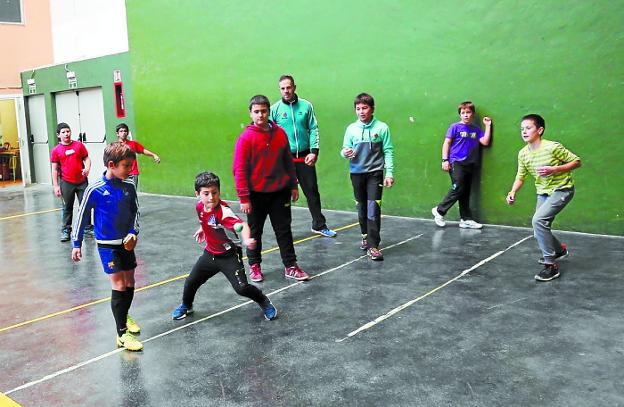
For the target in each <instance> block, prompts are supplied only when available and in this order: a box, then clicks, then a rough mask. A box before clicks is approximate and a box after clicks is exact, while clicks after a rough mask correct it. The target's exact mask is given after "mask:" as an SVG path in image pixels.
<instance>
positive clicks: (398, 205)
mask: <svg viewBox="0 0 624 407" xmlns="http://www.w3.org/2000/svg"><path fill="white" fill-rule="evenodd" d="M127 15H128V27H129V38H130V49H131V66H132V74H133V86H134V89H135V105H134V107H135V112H136V124H137V131H138V133H139V139H140V140H141V141H143V142H144V143H145V144H146V145H149V148H150V149H152V150H154V151H157V152H159V154H160V155H161V157H162V164H161V165H160V166H159V167H157V168H152V169H150V168H148V167H143V168H144V171H143V178H142V181H141V182H142V185H143V189H144V190H146V191H152V192H158V193H167V194H182V195H189V194H192V184H193V177H194V175H195V174H196V173H197V172H199V171H201V170H204V169H211V170H214V171H216V172H218V173H219V174H220V175H221V176H222V178H223V181H224V182H223V184H224V188H223V195H224V196H225V197H226V198H229V199H232V198H234V197H235V195H234V188H233V185H232V182H233V181H232V176H231V160H232V151H233V146H234V142H235V140H236V138H237V136H238V134H239V133H240V131H241V127H242V125H243V124H244V123H247V122H248V120H249V117H248V115H247V101H248V100H249V97H250V96H252V95H253V94H257V93H263V94H266V95H268V96H269V97H270V98H271V100H275V99H276V98H278V97H279V93H278V89H277V83H276V82H277V78H278V77H279V75H280V74H282V73H290V74H292V75H294V76H295V78H296V80H297V83H298V92H299V94H300V95H301V96H303V97H305V98H307V99H309V100H311V101H312V102H313V103H314V105H315V109H316V112H317V116H318V119H319V123H320V128H321V142H322V147H321V156H320V162H319V164H318V172H319V177H320V190H321V196H322V199H323V203H324V206H325V207H328V208H335V209H353V201H352V197H351V187H350V183H349V178H348V175H347V174H348V169H347V163H346V161H345V160H343V159H341V158H340V157H339V155H338V151H339V149H340V146H341V142H342V137H343V134H344V129H345V127H346V125H347V124H348V123H350V122H351V121H353V120H355V116H354V113H353V110H352V100H353V97H354V96H355V95H356V94H357V93H359V92H362V91H367V92H369V93H371V94H372V95H373V96H374V97H375V99H376V102H377V110H376V114H377V117H379V118H380V119H381V120H383V121H386V122H387V123H388V124H389V125H390V128H391V130H392V134H393V137H394V143H395V146H396V167H397V172H396V186H395V187H394V188H392V189H391V190H386V192H385V193H384V209H383V210H384V212H385V213H388V214H396V215H407V216H417V217H429V216H430V212H429V211H430V209H431V207H432V206H434V204H436V203H437V202H438V201H439V200H440V199H441V198H442V197H443V195H444V194H445V193H446V192H447V190H448V188H449V180H448V175H447V174H446V173H443V172H442V171H441V170H440V149H441V143H442V140H443V137H444V134H445V131H446V128H447V127H448V125H449V123H451V122H453V121H455V120H456V119H457V114H456V106H457V104H458V103H459V102H461V101H463V100H466V99H470V100H472V101H474V102H475V103H476V105H477V109H478V114H480V115H490V116H492V117H493V119H494V141H493V145H492V147H491V148H489V149H487V150H486V151H485V152H484V154H483V156H484V160H483V176H482V182H481V186H480V189H479V190H478V191H477V198H478V199H477V201H478V202H476V204H478V206H479V212H480V216H479V219H481V220H482V221H485V222H489V223H499V224H509V225H525V226H526V225H529V224H530V218H531V215H532V210H533V207H534V202H535V195H534V194H535V191H534V188H533V186H532V184H526V185H525V187H524V189H523V190H522V191H521V193H520V194H519V196H518V201H517V203H516V205H514V206H513V207H508V206H507V205H506V204H505V203H504V198H505V195H506V193H507V191H508V190H509V188H510V185H511V183H512V181H513V178H514V175H515V171H516V156H517V152H518V150H519V149H520V148H521V147H522V146H523V143H522V141H521V139H520V136H519V119H520V117H521V116H522V115H524V114H526V113H531V112H536V113H540V114H542V115H543V116H544V117H545V118H546V121H547V130H546V138H551V139H555V140H559V141H561V142H563V144H564V145H565V146H567V147H568V148H569V149H571V150H572V151H573V152H575V153H577V154H578V155H580V156H581V157H582V159H583V167H582V168H581V169H579V170H577V172H576V180H577V195H576V197H575V199H574V201H573V202H572V204H571V205H570V206H569V207H568V208H567V209H566V210H565V211H564V212H563V213H562V214H561V215H560V217H559V218H558V220H557V227H558V228H562V229H569V230H579V231H586V232H595V233H609V234H624V219H623V218H624V211H623V210H622V209H623V208H622V206H623V205H622V202H623V201H624V187H623V186H624V171H622V170H621V160H620V157H621V156H622V154H623V153H624V149H623V145H622V137H618V136H619V131H618V129H619V127H620V126H619V124H620V123H619V122H620V120H621V117H622V105H623V103H622V102H623V100H622V99H623V97H622V95H623V90H624V86H623V82H622V78H623V77H624V53H623V52H622V50H623V49H624V48H623V47H622V45H623V44H624V34H623V31H622V29H621V27H622V24H623V23H624V7H622V2H621V1H615V2H601V3H600V6H599V7H598V6H596V5H595V4H594V3H592V2H581V1H564V0H553V1H548V2H543V1H523V2H517V1H514V0H497V1H493V0H492V1H490V0H482V1H479V2H459V1H439V0H436V1H433V0H423V1H418V2H415V1H411V0H404V1H393V2H379V1H372V0H358V1H352V0H344V1H340V2H337V1H327V0H319V1H315V2H288V3H279V4H278V3H275V2H268V1H260V2H250V1H239V2H230V1H225V0H213V1H211V2H209V3H206V2H204V1H201V0H188V1H184V2H171V1H166V0H155V1H151V2H139V1H128V2H127ZM410 116H411V117H413V118H414V121H413V122H412V121H410V120H409V118H410ZM456 216H457V209H456V208H454V209H453V211H451V213H450V214H449V218H451V219H452V218H454V217H456Z"/></svg>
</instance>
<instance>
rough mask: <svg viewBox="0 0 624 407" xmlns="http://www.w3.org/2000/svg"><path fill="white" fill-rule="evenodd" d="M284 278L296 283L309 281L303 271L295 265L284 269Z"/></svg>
mask: <svg viewBox="0 0 624 407" xmlns="http://www.w3.org/2000/svg"><path fill="white" fill-rule="evenodd" d="M284 277H286V278H294V279H295V280H297V281H303V280H309V279H310V276H309V275H308V273H306V272H305V271H303V270H301V268H299V265H298V264H297V263H295V264H294V265H292V266H290V267H286V268H284Z"/></svg>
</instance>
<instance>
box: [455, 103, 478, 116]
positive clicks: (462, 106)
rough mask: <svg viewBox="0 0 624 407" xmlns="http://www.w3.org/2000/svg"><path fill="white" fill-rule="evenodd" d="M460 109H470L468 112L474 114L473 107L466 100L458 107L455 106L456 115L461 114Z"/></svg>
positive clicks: (472, 104)
mask: <svg viewBox="0 0 624 407" xmlns="http://www.w3.org/2000/svg"><path fill="white" fill-rule="evenodd" d="M462 109H470V111H471V112H472V113H474V112H475V105H474V103H472V102H471V101H469V100H467V101H465V102H461V103H460V104H459V106H457V113H461V111H462Z"/></svg>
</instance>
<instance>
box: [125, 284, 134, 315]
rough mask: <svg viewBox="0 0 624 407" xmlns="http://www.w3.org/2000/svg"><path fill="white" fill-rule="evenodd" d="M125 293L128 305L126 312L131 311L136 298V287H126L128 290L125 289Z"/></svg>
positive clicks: (126, 304)
mask: <svg viewBox="0 0 624 407" xmlns="http://www.w3.org/2000/svg"><path fill="white" fill-rule="evenodd" d="M124 293H125V294H126V295H125V298H124V299H125V301H126V302H125V306H126V314H128V313H129V312H128V311H130V306H131V305H132V300H133V299H134V287H126V291H124Z"/></svg>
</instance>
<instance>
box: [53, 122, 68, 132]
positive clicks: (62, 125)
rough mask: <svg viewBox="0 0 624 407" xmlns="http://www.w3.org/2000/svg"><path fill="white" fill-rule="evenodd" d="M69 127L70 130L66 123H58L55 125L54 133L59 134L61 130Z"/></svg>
mask: <svg viewBox="0 0 624 407" xmlns="http://www.w3.org/2000/svg"><path fill="white" fill-rule="evenodd" d="M63 129H69V130H70V131H71V127H69V124H67V123H59V124H57V125H56V134H61V130H63Z"/></svg>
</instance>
